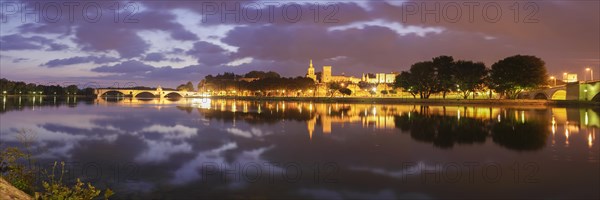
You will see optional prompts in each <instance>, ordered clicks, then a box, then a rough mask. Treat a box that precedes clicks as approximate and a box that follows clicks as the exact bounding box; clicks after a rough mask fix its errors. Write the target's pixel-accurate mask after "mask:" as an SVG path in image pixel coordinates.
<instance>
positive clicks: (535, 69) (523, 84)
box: [490, 55, 548, 99]
mask: <svg viewBox="0 0 600 200" xmlns="http://www.w3.org/2000/svg"><path fill="white" fill-rule="evenodd" d="M490 78H491V82H492V88H493V89H494V90H496V92H498V93H502V94H505V95H506V97H508V98H510V99H515V98H516V97H517V95H519V93H520V92H521V91H523V90H526V89H532V88H536V87H539V86H541V85H544V83H546V80H548V75H547V72H546V67H545V62H544V61H543V60H542V59H540V58H538V57H535V56H529V55H515V56H511V57H507V58H504V59H502V60H500V61H498V62H496V63H494V64H493V65H492V70H491V73H490Z"/></svg>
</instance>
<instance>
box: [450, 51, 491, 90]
mask: <svg viewBox="0 0 600 200" xmlns="http://www.w3.org/2000/svg"><path fill="white" fill-rule="evenodd" d="M454 68H455V73H456V76H455V77H454V80H455V83H456V84H457V85H458V86H459V88H460V92H461V93H462V95H463V98H464V99H467V97H469V94H473V95H474V94H475V91H477V90H479V89H481V88H482V87H483V85H484V81H485V78H486V76H487V74H488V70H487V69H486V68H485V64H483V63H481V62H478V63H475V62H473V61H463V60H460V61H457V62H456V64H455V65H454Z"/></svg>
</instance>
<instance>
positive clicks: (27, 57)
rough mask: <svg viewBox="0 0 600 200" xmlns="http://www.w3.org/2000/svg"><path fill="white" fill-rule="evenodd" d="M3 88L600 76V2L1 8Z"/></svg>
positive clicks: (24, 4)
mask: <svg viewBox="0 0 600 200" xmlns="http://www.w3.org/2000/svg"><path fill="white" fill-rule="evenodd" d="M0 12H1V14H2V18H1V21H0V77H2V78H7V79H10V80H20V81H26V82H35V83H40V84H64V85H67V84H77V85H80V86H82V87H83V86H86V85H88V86H89V85H92V86H97V87H108V86H132V85H140V86H141V85H144V86H157V85H162V86H166V87H174V86H177V85H179V84H181V83H185V82H187V81H192V82H194V83H197V82H198V81H200V80H201V79H202V78H204V77H205V76H206V75H208V74H218V73H224V72H234V73H238V74H243V73H247V72H249V71H252V70H263V71H275V72H278V73H280V74H281V75H283V76H291V77H295V76H304V75H305V73H306V69H307V67H308V64H309V60H310V59H312V60H313V63H314V65H315V67H316V71H321V69H322V66H324V65H329V66H333V74H336V75H341V74H345V75H353V76H357V77H360V76H361V75H362V73H382V72H386V73H389V72H399V71H403V70H408V69H409V68H410V66H411V65H412V64H414V63H415V62H419V61H424V60H429V59H431V58H433V57H437V56H440V55H449V56H453V57H454V58H455V59H460V60H473V61H478V62H484V63H485V64H486V65H487V66H488V67H490V66H491V65H492V64H493V63H495V62H497V61H498V60H500V59H503V58H505V57H508V56H513V55H517V54H521V55H535V56H537V57H540V58H541V59H542V60H544V61H545V63H546V67H547V69H548V73H549V74H550V75H553V76H556V77H559V78H560V77H562V73H564V72H570V73H578V74H579V77H580V79H584V76H587V74H586V73H585V71H584V70H585V68H586V67H591V68H592V69H594V70H596V71H597V74H598V75H596V76H598V77H600V14H599V13H600V1H598V0H577V1H391V0H378V1H366V0H357V1H350V0H346V1H344V0H342V1H305V0H299V1H279V2H278V1H260V0H242V1H193V0H180V1H178V0H175V1H167V0H145V1H94V0H85V1H4V0H2V1H0Z"/></svg>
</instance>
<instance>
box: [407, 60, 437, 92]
mask: <svg viewBox="0 0 600 200" xmlns="http://www.w3.org/2000/svg"><path fill="white" fill-rule="evenodd" d="M400 75H402V74H400ZM404 76H405V77H407V78H408V79H407V80H408V83H409V85H408V86H409V87H408V88H405V89H411V91H413V92H415V93H417V94H419V97H420V98H421V99H429V96H430V95H431V94H432V93H436V92H437V91H438V86H439V84H438V83H437V78H436V69H435V65H434V63H433V62H431V61H425V62H418V63H415V64H413V65H412V66H410V70H409V72H408V75H404Z"/></svg>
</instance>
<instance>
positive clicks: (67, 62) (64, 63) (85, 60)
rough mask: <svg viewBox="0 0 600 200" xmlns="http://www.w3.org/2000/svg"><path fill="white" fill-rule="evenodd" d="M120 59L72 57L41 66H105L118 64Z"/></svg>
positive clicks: (54, 60) (51, 61)
mask: <svg viewBox="0 0 600 200" xmlns="http://www.w3.org/2000/svg"><path fill="white" fill-rule="evenodd" d="M118 60H119V59H117V58H114V57H108V56H76V57H70V58H63V59H53V60H50V61H48V62H46V63H44V64H42V65H41V66H46V67H50V68H53V67H63V66H67V65H75V64H81V63H95V64H104V63H109V62H116V61H118Z"/></svg>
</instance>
